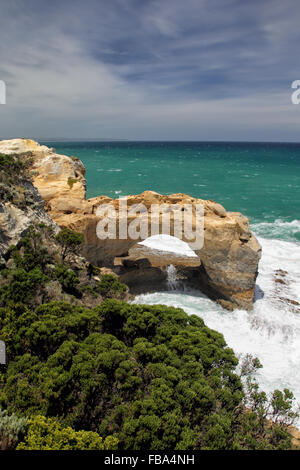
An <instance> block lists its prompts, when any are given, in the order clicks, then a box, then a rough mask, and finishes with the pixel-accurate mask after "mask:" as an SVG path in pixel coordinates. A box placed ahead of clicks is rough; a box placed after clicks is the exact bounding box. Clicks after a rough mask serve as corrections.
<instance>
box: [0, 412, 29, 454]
mask: <svg viewBox="0 0 300 470" xmlns="http://www.w3.org/2000/svg"><path fill="white" fill-rule="evenodd" d="M27 424H28V423H27V419H26V418H19V417H18V416H16V415H15V414H14V413H12V414H11V415H9V414H7V412H6V411H5V410H1V408H0V444H1V450H13V449H15V447H16V446H17V444H18V442H19V440H20V439H21V438H22V437H23V435H24V434H25V431H26V428H27Z"/></svg>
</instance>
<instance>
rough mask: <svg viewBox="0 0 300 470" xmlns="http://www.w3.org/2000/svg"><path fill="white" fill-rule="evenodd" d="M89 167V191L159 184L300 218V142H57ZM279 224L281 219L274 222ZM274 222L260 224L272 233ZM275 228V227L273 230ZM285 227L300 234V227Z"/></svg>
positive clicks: (266, 214)
mask: <svg viewBox="0 0 300 470" xmlns="http://www.w3.org/2000/svg"><path fill="white" fill-rule="evenodd" d="M47 144H48V145H49V146H52V147H55V148H56V150H57V152H58V153H63V154H65V155H69V156H71V155H75V156H77V157H78V158H80V159H81V160H82V162H83V163H84V165H85V167H86V170H87V172H86V179H87V197H94V196H98V195H100V194H104V195H108V196H110V197H113V198H117V197H120V196H125V195H128V194H138V193H141V192H143V191H145V190H149V189H151V190H153V191H157V192H159V193H162V194H171V193H177V192H182V193H186V194H190V195H192V196H194V197H200V198H203V199H213V200H215V201H218V202H220V203H221V204H223V205H224V207H225V208H226V209H227V210H231V211H238V212H242V213H243V214H245V215H247V216H248V217H249V218H250V221H251V222H252V223H253V224H262V223H267V224H268V223H271V224H274V222H275V221H277V222H278V223H281V224H282V223H291V222H293V221H295V220H298V219H300V217H299V202H300V144H267V143H209V142H207V143H205V142H201V143H198V142H172V143H169V142H49V143H47ZM273 228H275V227H273ZM273 228H272V227H271V228H270V226H268V225H265V226H262V225H261V226H260V227H258V231H259V232H260V231H262V234H263V235H266V236H272V234H273ZM268 232H270V233H268ZM285 232H286V233H285V235H284V236H288V237H289V238H291V237H292V238H294V239H298V240H300V232H299V231H298V229H297V227H293V226H291V227H290V228H289V227H287V229H286V230H285Z"/></svg>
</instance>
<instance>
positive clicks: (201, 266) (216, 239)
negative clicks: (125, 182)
mask: <svg viewBox="0 0 300 470" xmlns="http://www.w3.org/2000/svg"><path fill="white" fill-rule="evenodd" d="M0 154H4V155H8V156H9V155H18V156H19V157H20V158H22V159H30V173H31V177H32V184H33V187H34V188H33V187H32V188H29V189H30V192H32V194H34V195H35V197H34V204H35V205H33V206H32V209H30V210H28V209H26V208H23V209H22V208H20V209H19V210H15V209H14V203H13V202H12V201H11V200H10V201H3V202H2V203H1V208H0V211H1V212H0V217H1V227H2V228H4V229H3V233H2V235H1V239H0V249H1V252H2V254H3V253H5V250H6V249H7V248H8V247H9V245H11V244H12V243H16V241H17V239H18V237H21V235H22V234H23V233H24V231H25V230H26V227H27V226H29V225H30V223H31V222H32V220H33V219H34V218H35V217H39V218H45V219H47V222H50V223H52V224H53V225H54V227H57V226H59V227H66V228H70V229H73V230H75V231H77V232H81V233H83V235H84V247H83V255H84V256H85V257H86V258H87V260H88V261H89V262H90V263H93V264H94V265H96V266H99V267H109V268H112V269H113V270H114V271H115V272H116V273H118V274H119V276H120V278H121V280H123V281H124V282H127V284H128V285H129V287H130V288H133V287H134V286H138V290H139V291H141V290H151V288H150V286H151V283H153V285H154V284H156V285H161V286H162V287H164V283H165V282H166V281H167V272H166V266H167V265H169V264H174V265H178V266H180V270H181V275H182V276H183V278H184V277H185V278H187V279H192V283H193V286H197V287H198V288H199V289H200V290H201V291H202V292H204V293H205V294H207V295H208V296H209V297H210V298H212V299H214V300H216V301H217V302H219V303H220V304H221V305H222V306H223V307H225V308H228V309H233V308H245V309H250V308H251V307H252V304H253V298H254V287H255V280H256V276H257V272H258V263H259V259H260V257H261V247H260V245H259V243H258V241H257V240H256V238H255V236H254V235H253V234H252V233H251V230H250V225H249V221H248V219H247V218H246V217H244V216H243V215H242V214H240V213H238V212H228V211H226V210H225V208H224V207H223V206H221V205H220V204H218V203H216V202H214V201H211V200H202V199H196V198H193V197H191V196H189V195H186V194H172V195H168V196H164V195H161V194H158V193H156V192H153V191H145V192H143V193H142V194H139V195H130V196H128V198H127V205H128V207H131V206H132V205H135V204H143V205H144V206H146V207H147V209H149V208H150V207H151V205H152V204H167V205H171V204H176V205H178V206H179V207H180V206H184V204H191V205H192V206H193V205H196V204H202V205H203V206H204V215H205V217H204V245H203V248H202V249H201V250H195V254H196V255H197V257H198V259H197V261H196V263H195V261H192V263H194V265H193V266H191V265H190V263H191V260H188V259H185V258H184V256H183V257H180V256H179V257H178V256H177V257H174V255H169V256H166V255H162V254H161V255H160V254H159V253H153V252H152V254H151V253H149V250H146V249H145V247H144V248H143V249H141V248H138V247H137V244H138V243H139V242H141V241H143V240H144V238H139V239H137V240H132V239H125V240H124V239H119V238H118V237H117V238H116V239H115V240H100V239H99V238H98V237H97V233H96V227H97V224H98V222H99V220H100V219H101V218H100V217H99V216H97V214H96V211H97V207H98V206H99V205H100V204H107V203H110V204H112V205H113V206H114V207H115V208H116V210H117V209H118V205H119V201H118V200H114V199H111V198H109V197H107V196H99V197H96V198H91V199H86V181H85V168H84V166H83V164H82V162H81V161H80V160H79V159H78V158H76V157H72V156H71V157H68V156H65V155H59V154H57V153H56V151H55V150H54V149H51V148H48V147H46V146H44V145H39V144H38V143H37V142H35V141H33V140H27V139H14V140H3V141H1V142H0ZM28 184H29V183H28ZM41 198H42V199H41ZM42 200H43V201H44V207H45V210H46V213H45V212H44V210H43V209H42V206H43V202H42ZM19 211H21V212H19ZM39 214H40V215H39ZM117 214H118V212H117ZM150 215H151V214H149V211H148V213H147V214H145V217H150ZM117 216H118V217H122V215H119V214H118V215H117ZM130 220H132V219H129V221H130ZM45 221H46V220H45ZM118 222H120V220H118ZM172 223H174V218H173V219H171V224H172ZM193 228H195V227H193ZM161 233H162V232H161ZM171 235H172V233H171ZM185 241H186V242H188V240H185ZM145 250H146V251H145ZM176 259H177V261H178V262H177V261H176ZM147 286H148V288H149V289H147Z"/></svg>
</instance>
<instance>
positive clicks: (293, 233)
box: [251, 219, 300, 241]
mask: <svg viewBox="0 0 300 470" xmlns="http://www.w3.org/2000/svg"><path fill="white" fill-rule="evenodd" d="M251 228H252V230H253V231H254V233H255V234H257V235H258V236H261V237H266V238H275V239H280V240H286V241H297V235H298V236H299V238H298V240H299V241H300V220H293V221H292V222H286V221H284V220H282V219H276V220H275V221H274V222H259V223H254V224H252V226H251Z"/></svg>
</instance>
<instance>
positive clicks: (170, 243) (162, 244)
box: [139, 234, 197, 258]
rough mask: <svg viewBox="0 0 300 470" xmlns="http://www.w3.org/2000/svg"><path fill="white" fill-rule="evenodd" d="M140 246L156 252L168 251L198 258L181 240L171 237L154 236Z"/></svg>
mask: <svg viewBox="0 0 300 470" xmlns="http://www.w3.org/2000/svg"><path fill="white" fill-rule="evenodd" d="M139 245H145V246H148V247H149V248H152V249H155V250H160V251H168V252H171V253H176V254H180V255H182V256H189V257H196V258H197V255H196V254H195V253H194V252H193V250H192V249H191V248H190V247H189V245H188V244H187V243H186V242H184V241H182V240H179V238H175V237H171V236H170V235H163V234H162V235H153V236H152V237H149V238H146V240H144V241H143V242H140V243H139Z"/></svg>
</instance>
